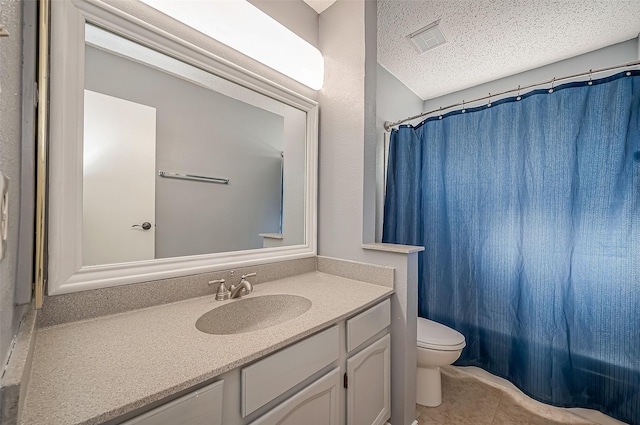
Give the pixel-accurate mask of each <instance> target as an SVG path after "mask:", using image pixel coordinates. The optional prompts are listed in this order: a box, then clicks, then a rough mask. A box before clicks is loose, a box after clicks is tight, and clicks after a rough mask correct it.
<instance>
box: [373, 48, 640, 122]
mask: <svg viewBox="0 0 640 425" xmlns="http://www.w3.org/2000/svg"><path fill="white" fill-rule="evenodd" d="M637 65H640V60H638V61H635V62H627V63H625V64H623V65H616V66H610V67H607V68H600V69H596V70H593V69H590V70H589V71H586V72H581V73H579V74H573V75H567V76H566V77H561V78H555V77H554V78H552V79H551V80H547V81H542V82H540V83H535V84H530V85H528V86H524V87H521V86H518V87H517V88H515V89H511V90H505V91H503V92H500V93H494V94H491V93H489V94H488V95H487V96H483V97H479V98H477V99H473V100H469V101H465V100H463V101H462V103H456V104H453V105H449V106H445V107H444V108H443V107H440V108H438V109H434V110H432V111H429V112H423V113H421V114H418V115H414V116H412V117H408V118H405V119H403V120H399V121H395V122H391V121H385V123H384V129H385V131H391V129H392V128H393V127H395V126H398V125H400V124H402V123H405V122H407V121H413V120H415V119H418V118H422V117H425V116H427V115H430V114H433V113H435V112H442V111H445V110H447V109H451V108H456V107H458V106H462V107H464V106H465V105H467V104H470V103H475V102H478V101H480V100H485V99H489V100H490V99H491V98H492V97H493V98H495V97H499V96H502V95H503V94H507V93H513V92H520V91H522V90H527V89H530V88H532V87H537V86H544V85H546V84H551V85H552V86H551V88H553V84H555V83H556V82H558V81H564V80H570V79H572V78H576V77H583V76H585V75H589V76H591V75H593V74H597V73H600V72H606V71H612V70H614V69H620V68H626V67H631V66H637Z"/></svg>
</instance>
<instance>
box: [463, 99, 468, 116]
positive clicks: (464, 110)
mask: <svg viewBox="0 0 640 425" xmlns="http://www.w3.org/2000/svg"><path fill="white" fill-rule="evenodd" d="M465 112H467V110H466V109H465V108H464V99H462V113H463V114H464V113H465Z"/></svg>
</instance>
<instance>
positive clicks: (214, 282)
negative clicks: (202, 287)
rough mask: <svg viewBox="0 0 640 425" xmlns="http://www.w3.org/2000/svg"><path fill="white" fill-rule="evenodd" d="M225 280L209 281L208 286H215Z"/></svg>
mask: <svg viewBox="0 0 640 425" xmlns="http://www.w3.org/2000/svg"><path fill="white" fill-rule="evenodd" d="M224 282H225V280H224V279H216V280H210V281H209V286H211V285H215V284H216V283H224Z"/></svg>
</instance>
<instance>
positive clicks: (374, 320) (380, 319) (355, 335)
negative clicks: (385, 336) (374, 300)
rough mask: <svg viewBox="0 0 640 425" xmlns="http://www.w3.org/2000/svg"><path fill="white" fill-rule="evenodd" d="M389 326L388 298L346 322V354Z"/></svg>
mask: <svg viewBox="0 0 640 425" xmlns="http://www.w3.org/2000/svg"><path fill="white" fill-rule="evenodd" d="M390 324H391V301H389V299H388V298H387V299H386V300H384V301H382V302H381V303H380V304H377V305H375V306H373V307H371V308H370V309H368V310H367V311H364V312H362V313H360V314H358V315H357V316H355V317H352V318H351V319H349V320H347V352H349V353H350V352H352V351H353V350H355V349H356V348H358V347H359V346H361V345H362V344H363V343H364V342H365V341H367V340H368V339H369V338H371V337H372V336H374V335H375V334H377V333H378V332H380V331H381V330H383V329H384V328H386V327H387V326H389V325H390Z"/></svg>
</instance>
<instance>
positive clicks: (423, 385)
mask: <svg viewBox="0 0 640 425" xmlns="http://www.w3.org/2000/svg"><path fill="white" fill-rule="evenodd" d="M417 339H418V373H417V376H416V402H417V403H418V404H421V405H423V406H428V407H436V406H439V405H440V404H441V403H442V384H441V380H440V366H446V365H450V364H451V363H453V362H455V361H456V360H457V359H458V357H460V353H462V349H463V348H464V347H465V345H466V344H465V340H464V335H462V334H461V333H460V332H458V331H456V330H454V329H451V328H449V327H447V326H445V325H443V324H440V323H437V322H434V321H432V320H428V319H425V318H422V317H418V338H417Z"/></svg>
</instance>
